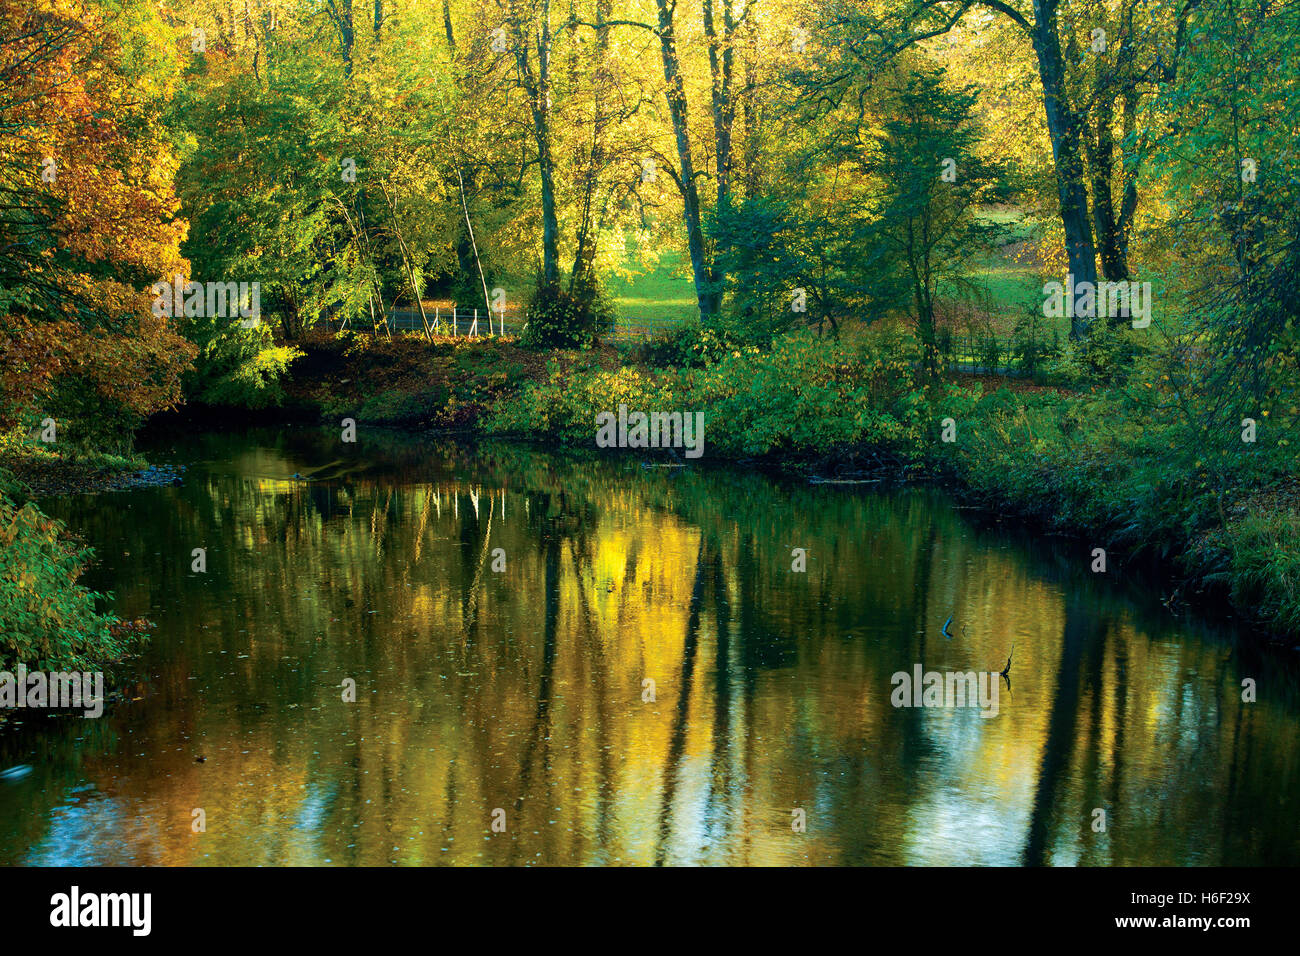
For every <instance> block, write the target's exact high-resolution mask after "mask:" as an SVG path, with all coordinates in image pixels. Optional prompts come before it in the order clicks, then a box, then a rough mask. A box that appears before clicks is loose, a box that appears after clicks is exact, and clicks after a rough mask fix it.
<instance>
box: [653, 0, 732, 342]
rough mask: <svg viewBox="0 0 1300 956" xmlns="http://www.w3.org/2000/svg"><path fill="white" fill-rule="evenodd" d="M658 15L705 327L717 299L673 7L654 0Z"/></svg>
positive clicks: (684, 207)
mask: <svg viewBox="0 0 1300 956" xmlns="http://www.w3.org/2000/svg"><path fill="white" fill-rule="evenodd" d="M655 6H656V8H657V9H658V13H659V30H658V33H659V46H660V50H661V51H662V53H663V61H664V80H665V81H666V82H667V84H668V90H667V97H668V113H669V116H670V117H671V118H672V123H673V134H674V137H675V138H676V140H677V160H678V165H679V166H680V170H679V174H680V179H679V180H678V186H679V187H680V188H681V192H682V215H683V217H684V218H685V220H686V245H687V247H688V249H689V250H690V255H691V272H692V274H693V275H694V277H695V297H696V299H697V301H698V302H699V305H700V320H701V321H702V322H704V323H705V324H708V322H709V321H710V320H711V319H712V318H713V317H714V316H715V315H716V314H717V311H718V308H717V302H718V295H717V292H716V290H715V288H714V283H713V269H712V266H711V265H710V264H709V261H708V252H707V250H706V249H705V247H704V230H703V228H702V227H701V225H700V194H699V190H698V189H697V188H696V185H695V163H694V161H693V160H692V158H691V137H690V130H689V129H688V128H687V125H686V88H685V84H684V83H683V82H682V71H681V64H680V62H679V60H678V58H677V41H676V39H675V37H674V33H673V11H674V10H675V9H676V3H675V2H674V3H673V5H672V6H669V4H668V0H655Z"/></svg>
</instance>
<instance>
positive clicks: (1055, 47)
mask: <svg viewBox="0 0 1300 956" xmlns="http://www.w3.org/2000/svg"><path fill="white" fill-rule="evenodd" d="M1057 5H1058V4H1057V0H1034V23H1033V31H1032V39H1033V43H1034V53H1035V54H1036V55H1037V58H1038V76H1039V79H1040V80H1041V82H1042V84H1043V106H1044V109H1045V110H1046V112H1047V132H1048V134H1049V136H1050V137H1051V140H1052V158H1053V160H1054V162H1055V166H1056V188H1057V195H1058V197H1059V199H1060V203H1061V225H1062V226H1063V227H1064V229H1065V253H1066V257H1067V258H1068V260H1069V268H1070V273H1071V274H1072V275H1073V276H1074V283H1075V286H1076V287H1078V286H1079V285H1080V284H1081V283H1084V282H1089V283H1094V284H1095V283H1096V281H1097V253H1096V247H1095V246H1094V245H1093V239H1092V224H1091V222H1090V221H1089V216H1088V190H1087V187H1086V186H1085V184H1084V170H1083V154H1082V144H1081V142H1080V138H1081V137H1080V123H1079V117H1078V114H1077V113H1076V112H1075V111H1074V108H1073V106H1072V105H1071V104H1070V100H1069V97H1068V95H1067V94H1066V91H1065V60H1064V58H1063V57H1062V56H1061V40H1060V37H1059V36H1058V34H1057V27H1056V13H1057ZM1082 294H1083V293H1082V292H1080V291H1076V293H1075V295H1076V302H1075V306H1076V307H1075V308H1074V309H1073V310H1072V313H1073V317H1072V318H1071V320H1070V337H1071V338H1072V339H1077V338H1080V337H1081V336H1082V335H1083V333H1084V332H1085V331H1086V330H1087V327H1088V320H1087V318H1086V317H1084V316H1080V315H1079V309H1078V308H1077V305H1078V298H1077V297H1078V296H1082Z"/></svg>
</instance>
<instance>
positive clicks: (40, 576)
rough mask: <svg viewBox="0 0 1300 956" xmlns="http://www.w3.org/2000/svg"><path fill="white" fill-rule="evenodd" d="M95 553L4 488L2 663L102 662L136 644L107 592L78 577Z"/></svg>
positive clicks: (80, 665)
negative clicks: (101, 604) (106, 601)
mask: <svg viewBox="0 0 1300 956" xmlns="http://www.w3.org/2000/svg"><path fill="white" fill-rule="evenodd" d="M90 557H91V552H90V549H89V548H86V547H83V546H80V545H77V544H75V543H73V542H72V541H70V540H69V539H68V537H67V535H66V529H65V528H64V526H63V524H62V523H61V522H59V521H55V520H53V519H51V518H49V517H47V516H46V515H45V514H43V513H42V512H41V511H40V509H38V508H37V507H36V506H35V505H34V504H31V503H28V504H25V505H23V506H22V507H18V506H17V505H15V504H14V503H13V502H12V501H10V500H9V499H8V498H7V497H4V496H0V669H4V670H12V668H13V667H14V666H15V665H16V664H18V663H23V664H26V665H27V666H28V667H30V668H33V669H42V670H69V669H73V668H76V669H81V670H88V669H96V668H98V667H99V666H102V664H103V663H105V662H107V661H111V660H116V659H117V658H119V657H121V656H122V655H123V654H125V653H126V652H127V651H128V650H129V649H130V639H129V638H128V637H126V636H125V635H124V634H123V632H122V630H121V629H120V628H118V627H116V625H118V623H119V622H118V621H117V619H116V618H114V617H113V616H111V615H107V614H102V613H100V612H99V611H97V610H96V603H97V602H98V601H100V600H102V599H103V598H104V595H102V594H98V593H96V592H94V591H91V590H88V589H87V588H85V587H83V586H82V585H80V584H77V583H76V580H77V578H78V577H79V576H80V575H81V573H82V571H83V570H84V569H85V567H86V564H87V562H88V561H89V559H90Z"/></svg>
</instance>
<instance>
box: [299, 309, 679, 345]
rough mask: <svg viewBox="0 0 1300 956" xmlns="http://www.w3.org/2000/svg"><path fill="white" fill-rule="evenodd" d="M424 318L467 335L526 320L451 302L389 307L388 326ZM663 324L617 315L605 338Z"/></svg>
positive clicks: (416, 326) (365, 327)
mask: <svg viewBox="0 0 1300 956" xmlns="http://www.w3.org/2000/svg"><path fill="white" fill-rule="evenodd" d="M425 320H427V321H428V323H429V329H430V331H432V332H433V333H434V334H436V335H453V336H466V337H470V338H479V337H485V336H490V335H519V334H521V333H522V332H523V330H524V326H525V325H526V324H527V323H526V321H525V318H524V314H523V313H522V312H518V311H516V312H510V311H502V312H492V313H489V312H488V310H487V309H486V308H478V309H475V308H469V309H464V308H461V307H460V306H453V307H451V308H449V309H448V308H443V307H442V306H440V305H435V306H433V307H432V308H430V307H427V306H426V307H425V310H424V317H423V318H421V316H420V313H419V311H418V310H416V309H390V310H389V312H388V330H389V331H390V332H392V333H393V334H397V333H399V332H420V333H423V332H424V323H425ZM322 322H323V324H324V326H325V329H326V330H327V331H330V332H337V331H339V330H340V329H342V328H343V327H344V323H342V322H336V321H331V320H330V319H323V320H322ZM346 325H347V327H348V328H351V329H353V330H355V331H357V332H362V333H372V332H378V333H379V334H382V333H383V329H384V326H383V323H382V322H381V323H380V324H379V326H378V328H377V329H376V328H374V327H373V326H372V325H371V324H370V322H369V321H360V322H356V321H353V322H348V323H346ZM664 328H665V326H663V325H660V324H657V323H655V322H649V321H644V320H638V319H625V318H622V317H619V318H616V319H615V320H614V328H613V329H612V330H611V331H610V333H609V334H608V335H607V336H606V338H612V339H635V338H645V337H648V336H651V335H654V334H655V333H656V332H659V331H661V330H663V329H664Z"/></svg>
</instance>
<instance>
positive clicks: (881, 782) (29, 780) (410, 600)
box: [0, 429, 1300, 865]
mask: <svg viewBox="0 0 1300 956" xmlns="http://www.w3.org/2000/svg"><path fill="white" fill-rule="evenodd" d="M337 439H338V432H337V431H334V432H323V431H318V430H315V429H289V430H274V431H272V430H266V431H260V430H258V431H250V432H247V433H241V434H209V435H202V436H198V437H194V438H189V439H184V440H176V439H170V440H168V441H167V442H166V443H160V444H159V445H157V446H155V447H152V448H148V449H147V451H148V453H149V455H150V457H151V458H152V459H153V460H156V461H160V462H161V461H171V462H175V463H185V464H188V465H189V470H188V472H187V473H186V478H185V482H184V484H183V486H181V487H165V488H152V489H141V490H136V491H130V492H121V493H112V494H101V495H94V496H73V497H67V498H61V499H50V500H47V501H46V502H44V506H45V507H46V508H47V509H48V510H50V511H51V512H52V513H53V514H55V515H57V516H59V517H61V518H63V519H65V520H66V521H68V522H69V524H70V525H71V526H72V527H73V528H74V529H76V530H77V531H78V532H80V533H81V534H82V535H84V537H86V538H87V539H88V540H89V542H90V543H92V544H93V545H94V546H95V547H96V548H97V549H98V552H99V555H100V563H99V565H98V567H96V568H95V570H94V571H93V573H92V574H91V575H90V577H89V580H88V582H87V583H89V584H90V585H91V586H92V587H95V588H97V589H100V590H107V591H112V592H113V593H114V609H115V611H116V612H117V613H118V614H119V615H121V616H123V617H138V616H145V617H148V618H150V619H151V620H153V621H155V622H156V623H157V629H156V631H155V632H154V638H153V641H152V643H151V644H150V646H149V647H148V649H147V650H146V651H145V652H144V653H143V655H142V656H141V657H139V658H137V659H136V660H134V661H133V662H131V663H130V664H129V665H128V671H127V673H128V674H129V675H130V678H131V679H130V681H129V682H128V684H127V687H126V690H127V693H126V695H125V699H123V700H119V701H116V702H114V703H111V704H110V705H109V706H108V709H107V710H106V712H105V714H104V716H103V717H102V718H100V719H98V720H86V719H83V718H81V717H80V716H57V717H44V716H35V717H34V716H33V715H32V714H30V713H27V712H25V713H22V714H19V715H17V716H18V717H19V718H20V719H19V720H10V721H9V723H8V724H7V725H5V726H3V727H0V769H3V768H5V767H10V766H13V765H15V764H27V765H30V766H31V767H32V768H33V772H32V773H30V774H28V775H27V776H25V777H23V778H21V779H18V780H12V781H0V864H16V863H27V864H254V865H259V864H265V865H283V864H289V865H296V864H336V865H344V864H377V865H385V864H390V863H395V864H408V865H409V864H414V865H421V864H439V863H456V864H475V863H485V864H653V863H666V864H696V863H703V864H807V863H812V864H959V865H965V864H1019V863H1050V864H1088V865H1109V864H1139V865H1147V864H1179V865H1206V864H1220V863H1224V864H1250V863H1284V864H1297V863H1300V826H1297V810H1298V809H1300V807H1298V806H1297V803H1298V802H1300V801H1297V793H1298V792H1300V777H1298V773H1300V738H1298V735H1297V733H1296V728H1297V724H1298V721H1300V695H1298V694H1297V691H1296V686H1295V683H1294V681H1293V680H1291V679H1289V678H1285V677H1282V676H1280V672H1279V670H1278V667H1277V664H1276V663H1274V662H1272V661H1271V660H1270V659H1268V658H1258V657H1255V656H1253V655H1252V654H1251V653H1250V652H1249V651H1246V650H1242V649H1238V648H1237V643H1236V641H1235V640H1234V638H1233V636H1232V635H1231V634H1229V633H1227V632H1225V631H1223V630H1216V629H1215V628H1212V627H1208V626H1204V625H1202V624H1200V623H1198V622H1197V621H1196V620H1195V619H1179V618H1175V617H1173V616H1171V615H1170V614H1169V613H1168V612H1167V611H1165V610H1164V609H1163V608H1162V607H1161V606H1160V604H1159V603H1158V601H1156V600H1154V598H1153V597H1151V596H1150V595H1146V596H1144V595H1143V594H1142V593H1140V592H1139V591H1137V590H1136V589H1134V590H1131V591H1130V592H1128V593H1126V592H1125V591H1123V590H1122V588H1121V585H1119V584H1116V583H1115V582H1114V581H1113V580H1112V581H1109V582H1103V581H1100V580H1098V577H1097V576H1094V575H1092V574H1090V573H1089V571H1088V564H1089V562H1090V560H1091V558H1090V555H1089V553H1088V551H1089V549H1088V548H1086V547H1084V546H1081V545H1079V544H1076V543H1061V542H1057V543H1056V544H1052V543H1044V542H1042V541H1035V540H1034V539H1032V538H1031V537H1029V536H1028V535H1025V534H1023V533H1017V532H1013V531H1010V530H1001V529H998V528H988V527H979V526H977V525H975V524H973V523H972V522H971V520H969V519H968V516H967V513H965V512H961V511H958V510H956V509H955V508H954V507H953V505H952V504H951V503H950V502H949V501H948V500H947V499H946V498H944V497H943V496H941V495H938V494H933V493H928V492H924V491H916V490H908V491H896V492H889V493H879V492H875V491H873V490H872V489H871V488H870V487H869V486H868V487H865V488H864V487H862V486H853V487H848V486H839V485H836V486H832V485H820V486H809V485H805V484H800V483H795V482H788V481H780V480H775V479H772V478H770V477H765V476H762V475H758V474H749V473H740V472H734V471H719V470H707V469H700V468H695V467H692V468H689V469H666V468H646V467H642V464H641V463H640V461H639V460H638V459H636V458H633V457H630V456H628V457H622V458H617V459H613V460H609V459H603V460H581V459H575V458H568V457H558V456H551V455H548V454H545V453H542V452H539V451H536V450H530V449H523V448H519V447H509V446H504V447H487V448H481V449H479V450H477V451H470V450H465V449H459V448H456V447H454V446H448V445H446V444H441V443H436V442H431V441H421V440H416V439H413V438H407V437H401V436H396V435H388V434H384V435H380V436H377V437H376V436H375V435H373V434H371V435H370V436H366V435H364V434H363V435H362V436H361V440H360V441H359V442H358V443H357V444H355V445H343V444H340V443H339V442H338V440H337ZM295 474H297V475H299V476H306V478H308V479H309V480H305V478H304V477H297V478H295V477H294V476H295ZM198 547H203V548H206V549H207V573H205V574H200V573H195V572H193V571H192V570H191V563H192V561H193V558H192V557H191V552H192V550H193V549H194V548H198ZM796 547H798V548H806V549H807V571H806V572H804V573H797V572H793V571H792V570H791V564H792V557H791V550H792V548H796ZM496 549H502V550H501V551H499V552H498V551H497V550H496ZM501 559H504V567H505V569H504V571H494V570H493V566H494V564H496V565H497V566H498V567H499V566H500V564H501ZM1112 577H1113V576H1112ZM950 617H951V618H952V623H951V624H950V625H949V628H948V632H949V633H950V634H952V635H953V638H952V639H951V640H949V639H947V638H946V637H945V636H944V634H943V633H942V628H943V627H944V624H945V622H946V621H947V619H948V618H950ZM1013 642H1014V646H1015V650H1014V660H1013V664H1012V669H1011V672H1010V679H1011V687H1010V689H1008V688H1007V687H1006V686H1005V685H999V686H1000V695H999V701H998V712H997V715H996V716H994V717H989V718H984V717H981V716H980V711H979V709H978V708H975V707H965V708H896V707H894V706H892V705H891V702H890V698H891V694H892V692H893V690H894V685H893V684H892V683H891V677H892V675H893V674H895V673H896V672H899V671H907V672H909V673H910V672H911V671H912V670H913V668H914V667H915V665H917V664H920V665H922V666H923V667H924V668H925V669H926V670H939V671H946V670H954V671H988V670H994V671H997V670H1001V669H1002V667H1003V665H1004V663H1005V661H1006V658H1007V656H1008V653H1009V652H1010V650H1011V646H1012V644H1013ZM1246 677H1251V678H1254V679H1256V680H1257V681H1258V684H1259V691H1258V695H1259V699H1258V701H1257V702H1255V703H1243V702H1242V700H1241V682H1242V680H1243V678H1246ZM347 679H351V680H355V682H356V702H355V703H347V702H344V700H343V696H344V689H343V685H344V682H345V680H347ZM646 681H653V682H654V684H653V698H654V699H653V700H650V699H647V698H649V697H651V696H652V695H651V694H650V688H649V685H647V684H646V683H645V682H646ZM198 758H203V760H202V762H199V759H198ZM196 808H202V810H203V811H204V813H205V815H206V832H203V833H194V832H192V826H191V823H192V819H193V811H194V810H195V809H196ZM795 809H802V810H803V811H804V812H805V814H806V821H807V830H806V832H803V833H800V832H795V830H794V829H793V828H792V811H793V810H795ZM1097 809H1103V810H1105V813H1106V826H1105V830H1104V832H1097V831H1095V830H1094V823H1095V821H1097V820H1098V819H1099V818H1098V816H1097V814H1096V813H1095V812H1094V811H1095V810H1097ZM497 810H502V811H504V821H505V832H501V833H494V832H492V822H493V816H494V811H497ZM496 817H497V819H501V814H497V815H496Z"/></svg>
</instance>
